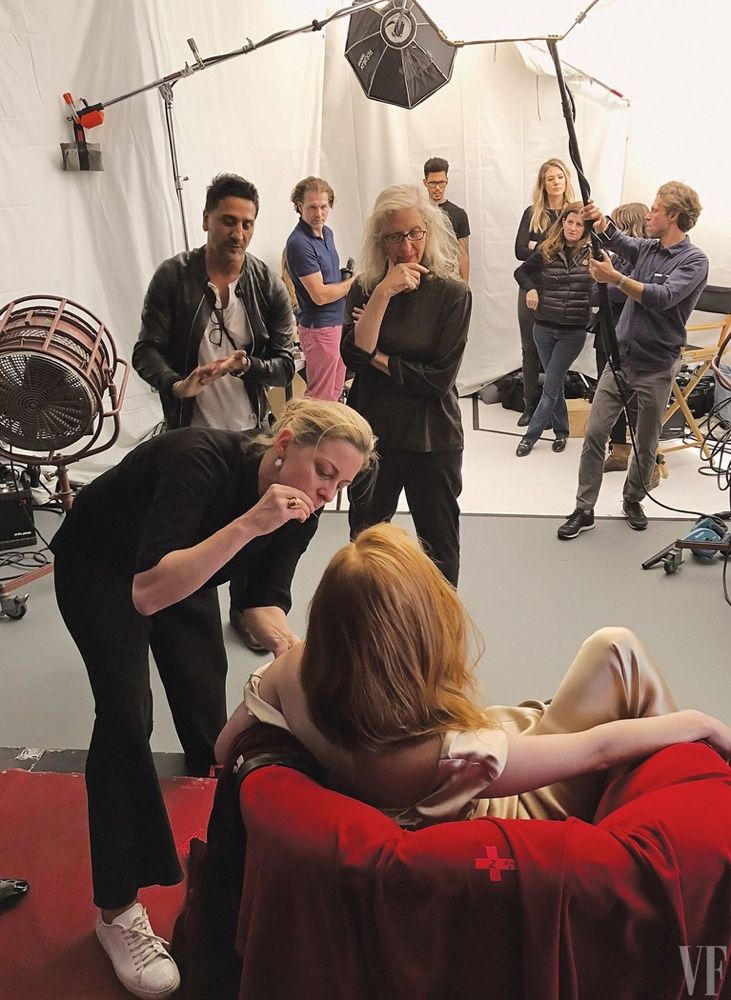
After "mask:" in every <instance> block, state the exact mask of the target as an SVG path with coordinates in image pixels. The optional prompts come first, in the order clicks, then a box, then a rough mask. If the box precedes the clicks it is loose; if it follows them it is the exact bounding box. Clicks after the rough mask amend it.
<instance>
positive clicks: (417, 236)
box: [383, 226, 426, 243]
mask: <svg viewBox="0 0 731 1000" xmlns="http://www.w3.org/2000/svg"><path fill="white" fill-rule="evenodd" d="M425 236H426V229H419V227H418V226H417V227H416V228H414V229H410V230H409V231H408V233H384V234H383V239H384V240H385V241H386V243H403V242H404V240H411V242H412V243H419V242H421V240H423V239H424V237H425Z"/></svg>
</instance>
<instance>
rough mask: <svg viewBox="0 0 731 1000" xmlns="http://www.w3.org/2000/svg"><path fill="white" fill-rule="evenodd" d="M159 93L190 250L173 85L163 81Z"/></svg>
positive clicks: (182, 219)
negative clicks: (176, 139)
mask: <svg viewBox="0 0 731 1000" xmlns="http://www.w3.org/2000/svg"><path fill="white" fill-rule="evenodd" d="M160 95H161V97H162V100H163V104H164V106H165V125H166V126H167V134H168V147H169V149H170V163H171V166H172V170H173V184H174V185H175V194H176V196H177V199H178V208H179V210H180V221H181V223H182V225H183V240H184V242H185V249H186V250H190V241H189V239H188V224H187V222H186V218H185V205H184V204H183V182H184V181H187V180H188V178H187V177H181V176H180V171H179V169H178V150H177V147H176V144H175V124H174V119H173V85H172V84H171V83H163V84H162V86H161V87H160Z"/></svg>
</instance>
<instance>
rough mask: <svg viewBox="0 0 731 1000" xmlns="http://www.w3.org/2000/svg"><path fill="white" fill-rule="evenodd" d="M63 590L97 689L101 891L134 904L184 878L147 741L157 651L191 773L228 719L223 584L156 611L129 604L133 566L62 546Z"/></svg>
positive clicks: (208, 756) (95, 827)
mask: <svg viewBox="0 0 731 1000" xmlns="http://www.w3.org/2000/svg"><path fill="white" fill-rule="evenodd" d="M54 577H55V586H56V598H57V601H58V606H59V609H60V611H61V615H62V617H63V620H64V622H65V623H66V627H67V628H68V630H69V632H70V633H71V636H72V638H73V640H74V642H75V643H76V645H77V646H78V648H79V652H80V653H81V655H82V657H83V660H84V663H85V665H86V669H87V672H88V674H89V680H90V682H91V687H92V691H93V694H94V706H95V720H94V729H93V732H92V737H91V744H90V747H89V755H88V758H87V764H86V789H87V798H88V805H89V834H90V841H91V861H92V876H93V883H94V902H95V903H96V905H97V906H99V907H102V908H104V909H116V908H118V907H121V906H125V905H126V904H127V903H130V902H131V901H132V900H133V899H134V897H135V895H136V893H137V890H138V889H139V888H141V887H142V886H146V885H174V884H176V883H177V882H180V881H181V879H182V872H181V869H180V864H179V862H178V854H177V851H176V848H175V843H174V841H173V836H172V831H171V829H170V824H169V822H168V817H167V813H166V811H165V805H164V803H163V798H162V793H161V791H160V785H159V782H158V778H157V774H156V772H155V766H154V763H153V758H152V751H151V750H150V735H151V733H152V693H151V691H150V663H149V653H150V650H152V653H153V655H154V657H155V662H156V664H157V668H158V671H159V674H160V678H161V680H162V682H163V685H164V687H165V692H166V694H167V698H168V702H169V704H170V709H171V712H172V716H173V720H174V723H175V728H176V731H177V733H178V736H179V738H180V742H181V744H182V746H183V750H184V752H185V756H186V764H187V767H188V770H189V773H191V774H196V775H205V774H207V773H208V769H209V767H210V765H211V763H212V762H213V745H214V743H215V740H216V737H217V736H218V734H219V732H220V731H221V729H222V727H223V725H224V723H225V721H226V672H227V661H226V652H225V648H224V644H223V634H222V630H221V616H220V609H219V606H218V595H217V593H216V590H215V588H214V589H211V590H205V591H199V592H198V593H196V594H193V595H192V596H191V597H189V598H187V599H186V600H185V601H181V602H180V603H179V604H176V605H174V606H172V607H170V608H166V609H165V610H164V611H160V612H158V613H157V614H156V615H153V616H151V617H150V618H145V617H144V616H142V615H140V614H139V613H138V612H137V611H136V610H135V608H134V605H133V604H132V577H131V574H130V573H126V572H122V571H119V570H115V569H113V568H110V567H108V566H106V565H104V564H103V563H102V562H101V561H100V560H99V559H97V558H95V557H94V558H92V557H90V556H88V555H87V554H84V553H80V552H78V551H71V550H63V549H60V550H58V551H57V552H56V559H55V564H54Z"/></svg>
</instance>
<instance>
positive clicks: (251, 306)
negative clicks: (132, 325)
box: [132, 247, 294, 430]
mask: <svg viewBox="0 0 731 1000" xmlns="http://www.w3.org/2000/svg"><path fill="white" fill-rule="evenodd" d="M236 294H237V295H238V296H240V297H241V299H242V301H243V304H244V306H245V308H246V312H247V314H248V317H249V322H250V324H251V330H252V334H253V337H254V342H253V344H252V346H251V349H250V350H249V352H248V354H249V356H250V358H251V367H250V368H249V370H248V371H247V373H246V374H245V376H244V377H243V379H242V380H241V381H242V383H243V386H244V388H245V389H246V392H247V393H248V396H249V399H250V400H251V405H252V407H253V410H254V413H255V414H256V418H257V425H258V426H260V427H261V426H264V425H265V424H266V420H267V417H268V414H269V405H268V403H267V398H266V392H265V388H266V386H269V385H282V386H284V385H288V384H289V383H290V382H291V381H292V377H293V375H294V358H293V357H292V340H291V336H292V306H291V305H290V301H289V296H288V295H287V292H286V290H285V288H284V285H283V284H282V282H281V280H280V279H279V278H278V277H277V276H276V275H275V274H274V273H273V272H272V271H271V270H270V269H269V268H268V267H267V265H266V264H265V263H264V262H263V261H261V260H259V259H258V257H254V256H252V254H250V253H247V254H246V255H245V258H244V266H243V268H242V269H241V275H240V277H239V280H238V284H237V286H236ZM214 304H215V295H214V293H213V290H212V289H211V288H209V287H208V275H207V273H206V258H205V248H204V247H198V248H196V249H195V250H191V251H187V252H185V253H180V254H177V256H175V257H170V258H169V259H168V260H166V261H163V263H162V264H161V265H160V267H158V269H157V271H155V274H154V275H153V278H152V281H151V282H150V287H149V288H148V289H147V295H146V296H145V302H144V305H143V307H142V326H141V327H140V332H139V336H138V339H137V343H136V344H135V347H134V351H133V352H132V364H133V365H134V368H135V371H136V372H137V373H138V374H139V375H140V376H141V377H142V378H143V379H144V380H145V382H149V383H150V385H151V386H153V387H154V388H155V389H157V390H158V391H159V393H160V401H161V402H162V409H163V414H164V416H165V424H166V427H167V429H168V430H172V429H173V428H175V427H187V426H189V424H190V422H191V420H192V417H193V407H194V405H195V398H194V397H193V398H190V399H177V398H176V397H175V396H173V393H172V386H173V384H174V383H175V382H178V381H179V380H180V379H183V378H186V376H188V375H189V374H190V373H191V372H192V371H193V369H194V368H195V367H196V366H197V364H198V348H199V345H200V341H201V337H202V336H203V333H204V332H205V329H206V326H207V325H208V320H209V318H210V315H211V312H212V310H213V306H214Z"/></svg>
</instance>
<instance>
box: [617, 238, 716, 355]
mask: <svg viewBox="0 0 731 1000" xmlns="http://www.w3.org/2000/svg"><path fill="white" fill-rule="evenodd" d="M603 238H604V240H605V242H606V244H607V245H608V246H609V247H610V248H611V249H612V250H614V251H615V253H617V254H619V256H620V257H622V258H623V259H624V260H626V261H629V262H631V265H632V269H631V270H628V271H627V272H626V273H627V274H628V275H629V276H630V278H634V279H635V280H636V281H641V282H642V283H643V285H644V286H645V288H644V291H643V293H642V301H641V302H635V301H634V299H631V298H629V297H628V298H627V302H626V303H625V307H624V309H623V310H622V313H621V315H620V317H619V321H618V323H617V341H618V343H619V345H620V347H621V348H622V349H623V351H624V352H625V353H626V354H627V356H628V357H629V361H630V365H631V366H632V368H634V369H635V371H639V372H642V371H644V372H656V371H663V370H665V369H666V368H671V367H672V365H673V363H674V361H675V360H676V359H677V358H678V356H679V355H680V352H681V351H682V349H683V347H684V346H685V343H686V332H685V324H686V323H687V322H688V317H689V316H690V314H691V313H692V312H693V310H694V309H695V307H696V303H697V302H698V299H699V298H700V295H701V292H702V291H703V289H704V288H705V286H706V282H707V281H708V258H707V257H706V255H705V254H704V253H703V251H702V250H699V249H698V247H696V246H693V244H692V243H691V242H690V240H689V239H688V237H687V236H686V237H685V239H684V240H681V241H680V243H676V244H675V246H673V247H669V248H667V249H666V248H665V247H663V246H662V244H661V243H660V240H646V239H639V238H636V237H633V236H627V235H626V234H625V233H622V232H620V231H619V230H618V229H617V227H616V226H615V225H614V223H613V222H612V220H611V219H610V220H609V225H608V226H607V228H606V230H605V232H604V234H603Z"/></svg>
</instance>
